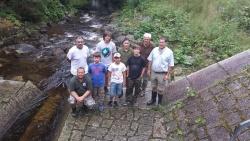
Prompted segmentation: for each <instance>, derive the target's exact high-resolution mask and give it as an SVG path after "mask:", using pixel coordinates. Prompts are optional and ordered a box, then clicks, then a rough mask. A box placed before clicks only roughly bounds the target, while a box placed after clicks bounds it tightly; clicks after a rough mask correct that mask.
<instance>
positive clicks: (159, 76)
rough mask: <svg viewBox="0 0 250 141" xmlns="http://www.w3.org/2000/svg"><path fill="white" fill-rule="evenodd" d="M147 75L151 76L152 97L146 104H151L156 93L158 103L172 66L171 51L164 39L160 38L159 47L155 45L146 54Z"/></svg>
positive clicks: (172, 56)
mask: <svg viewBox="0 0 250 141" xmlns="http://www.w3.org/2000/svg"><path fill="white" fill-rule="evenodd" d="M148 61H149V63H148V75H149V76H151V85H152V97H151V101H149V102H148V103H147V105H153V104H155V102H156V97H157V95H158V104H161V103H162V97H163V94H164V90H165V87H166V86H167V85H168V82H169V80H170V74H171V72H172V70H173V67H174V55H173V51H172V50H171V49H169V48H168V47H166V39H165V38H163V37H162V38H160V41H159V47H156V48H154V49H153V50H152V52H151V53H150V54H149V56H148Z"/></svg>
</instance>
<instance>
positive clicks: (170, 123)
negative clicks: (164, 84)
mask: <svg viewBox="0 0 250 141" xmlns="http://www.w3.org/2000/svg"><path fill="white" fill-rule="evenodd" d="M148 91H150V90H148ZM249 95H250V68H248V69H244V70H242V71H241V72H240V73H237V74H235V75H233V76H231V77H229V78H226V79H225V80H222V81H219V82H217V83H215V84H214V85H213V86H211V87H209V88H206V89H204V90H203V91H201V92H199V93H195V92H192V90H190V91H188V92H187V94H186V97H185V98H184V99H181V100H177V101H176V102H174V103H170V104H168V105H166V106H160V107H146V106H145V101H146V99H148V97H149V96H148V95H147V96H146V97H144V98H142V99H140V100H139V105H141V106H140V107H134V108H128V107H119V108H117V109H106V110H105V112H103V113H98V112H92V113H91V112H90V113H89V114H87V115H84V116H82V117H79V118H72V117H71V115H69V116H68V118H67V120H66V122H65V125H64V127H63V129H62V132H61V135H60V137H59V141H67V140H69V141H98V140H100V141H111V140H113V141H148V140H149V141H196V140H197V141H228V140H229V139H230V134H231V133H232V132H233V130H234V127H235V126H236V125H238V124H239V123H240V122H242V121H244V120H247V119H250V97H249ZM145 98H146V99H145ZM238 139H239V140H241V141H247V140H250V132H249V131H246V132H244V133H243V134H241V135H240V136H239V137H238Z"/></svg>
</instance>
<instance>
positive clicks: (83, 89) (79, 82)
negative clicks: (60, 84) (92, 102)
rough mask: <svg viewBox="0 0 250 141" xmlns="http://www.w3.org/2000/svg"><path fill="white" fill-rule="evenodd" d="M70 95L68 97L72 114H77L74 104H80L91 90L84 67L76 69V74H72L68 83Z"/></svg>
mask: <svg viewBox="0 0 250 141" xmlns="http://www.w3.org/2000/svg"><path fill="white" fill-rule="evenodd" d="M69 90H70V97H69V99H68V101H69V103H70V104H71V107H72V116H77V114H78V113H77V111H76V106H77V105H82V104H83V102H84V100H85V99H86V98H87V97H88V96H89V95H90V93H91V90H92V84H91V82H90V81H89V80H88V79H87V78H86V76H85V71H84V68H82V67H80V68H78V69H77V76H73V77H72V78H71V80H70V84H69Z"/></svg>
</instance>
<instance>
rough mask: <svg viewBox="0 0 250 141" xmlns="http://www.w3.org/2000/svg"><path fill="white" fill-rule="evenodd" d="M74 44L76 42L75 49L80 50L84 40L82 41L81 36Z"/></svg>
mask: <svg viewBox="0 0 250 141" xmlns="http://www.w3.org/2000/svg"><path fill="white" fill-rule="evenodd" d="M75 42H76V47H77V48H79V49H81V48H82V47H83V44H84V39H83V37H82V36H78V37H77V38H76V41H75Z"/></svg>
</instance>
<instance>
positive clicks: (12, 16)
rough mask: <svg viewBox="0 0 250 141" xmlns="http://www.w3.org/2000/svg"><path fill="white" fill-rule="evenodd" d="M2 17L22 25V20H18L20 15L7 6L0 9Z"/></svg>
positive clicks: (16, 24)
mask: <svg viewBox="0 0 250 141" xmlns="http://www.w3.org/2000/svg"><path fill="white" fill-rule="evenodd" d="M0 17H2V18H5V19H7V20H9V21H11V22H12V23H13V24H14V25H15V26H18V27H19V26H21V22H20V21H19V20H18V15H16V13H15V12H14V11H12V10H11V9H9V8H7V7H5V8H1V9H0Z"/></svg>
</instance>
